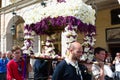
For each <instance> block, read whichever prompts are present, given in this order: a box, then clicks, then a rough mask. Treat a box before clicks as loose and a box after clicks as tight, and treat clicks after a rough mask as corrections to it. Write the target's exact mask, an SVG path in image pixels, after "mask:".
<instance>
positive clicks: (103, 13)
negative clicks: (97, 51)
mask: <svg viewBox="0 0 120 80" xmlns="http://www.w3.org/2000/svg"><path fill="white" fill-rule="evenodd" d="M119 7H120V6H119ZM115 8H118V7H113V8H110V9H105V10H100V11H98V12H96V14H97V15H96V30H97V35H96V39H97V41H96V45H95V46H100V47H103V48H105V49H107V48H108V47H107V43H106V38H105V37H106V36H105V29H106V28H112V27H120V24H119V25H111V14H110V11H111V10H112V9H115Z"/></svg>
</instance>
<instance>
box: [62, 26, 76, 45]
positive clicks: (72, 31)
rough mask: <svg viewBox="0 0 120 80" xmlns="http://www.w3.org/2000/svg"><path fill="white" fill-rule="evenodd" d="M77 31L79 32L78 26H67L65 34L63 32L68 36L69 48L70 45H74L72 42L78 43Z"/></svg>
mask: <svg viewBox="0 0 120 80" xmlns="http://www.w3.org/2000/svg"><path fill="white" fill-rule="evenodd" d="M76 31H77V26H74V27H73V26H71V27H70V26H69V25H68V26H66V27H65V30H64V32H63V34H64V35H65V36H66V38H65V39H66V40H65V41H66V43H67V44H68V46H69V44H70V43H72V42H74V41H77V36H78V35H77V33H76Z"/></svg>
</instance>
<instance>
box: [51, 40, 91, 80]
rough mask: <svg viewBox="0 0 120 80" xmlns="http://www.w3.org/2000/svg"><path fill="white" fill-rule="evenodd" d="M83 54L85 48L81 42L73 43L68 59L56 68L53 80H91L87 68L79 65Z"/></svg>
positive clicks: (69, 49)
mask: <svg viewBox="0 0 120 80" xmlns="http://www.w3.org/2000/svg"><path fill="white" fill-rule="evenodd" d="M82 53H83V48H82V46H81V44H80V43H79V42H73V43H71V44H70V46H69V48H68V50H67V57H66V58H65V60H63V61H61V62H60V63H59V64H58V65H57V67H56V68H55V71H54V73H53V77H52V80H91V79H90V78H89V76H88V75H87V68H86V67H85V66H83V65H81V64H79V63H78V60H80V57H81V56H82ZM86 76H87V77H86Z"/></svg>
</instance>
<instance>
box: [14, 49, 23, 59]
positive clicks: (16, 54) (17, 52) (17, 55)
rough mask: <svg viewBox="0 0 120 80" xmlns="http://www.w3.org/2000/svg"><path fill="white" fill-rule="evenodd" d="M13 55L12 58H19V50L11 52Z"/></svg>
mask: <svg viewBox="0 0 120 80" xmlns="http://www.w3.org/2000/svg"><path fill="white" fill-rule="evenodd" d="M13 54H14V55H13V56H14V58H16V59H20V57H21V50H19V49H18V50H16V51H15V52H14V53H13Z"/></svg>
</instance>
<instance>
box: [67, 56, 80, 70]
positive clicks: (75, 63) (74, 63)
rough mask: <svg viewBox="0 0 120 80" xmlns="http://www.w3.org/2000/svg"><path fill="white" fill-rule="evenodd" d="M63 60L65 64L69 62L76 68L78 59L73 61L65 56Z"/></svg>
mask: <svg viewBox="0 0 120 80" xmlns="http://www.w3.org/2000/svg"><path fill="white" fill-rule="evenodd" d="M65 61H66V63H67V64H71V65H72V66H73V67H75V68H78V61H76V62H73V61H71V60H69V59H68V58H65Z"/></svg>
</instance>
